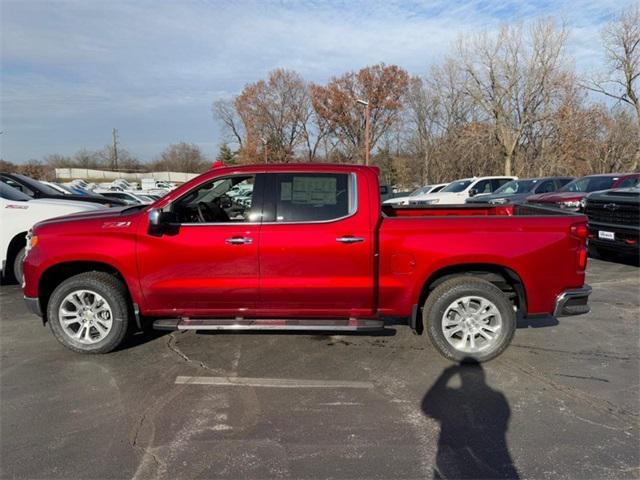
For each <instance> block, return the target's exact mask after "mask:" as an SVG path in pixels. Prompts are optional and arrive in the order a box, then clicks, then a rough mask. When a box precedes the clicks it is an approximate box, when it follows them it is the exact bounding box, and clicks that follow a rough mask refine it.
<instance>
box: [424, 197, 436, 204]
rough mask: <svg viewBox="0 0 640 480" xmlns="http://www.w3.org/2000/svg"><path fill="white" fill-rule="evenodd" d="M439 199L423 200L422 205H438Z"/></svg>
mask: <svg viewBox="0 0 640 480" xmlns="http://www.w3.org/2000/svg"><path fill="white" fill-rule="evenodd" d="M439 202H440V199H439V198H432V199H430V200H423V201H422V203H426V204H427V205H433V204H436V203H439Z"/></svg>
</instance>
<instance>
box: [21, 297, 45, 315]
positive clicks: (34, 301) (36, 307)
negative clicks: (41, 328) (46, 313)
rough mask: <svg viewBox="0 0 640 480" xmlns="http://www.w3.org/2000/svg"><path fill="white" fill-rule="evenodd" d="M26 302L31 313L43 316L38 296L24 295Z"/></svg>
mask: <svg viewBox="0 0 640 480" xmlns="http://www.w3.org/2000/svg"><path fill="white" fill-rule="evenodd" d="M24 303H25V304H26V305H27V308H28V309H29V311H30V312H31V313H33V314H34V315H37V316H39V317H42V309H41V308H40V300H39V299H38V298H37V297H36V298H33V297H24Z"/></svg>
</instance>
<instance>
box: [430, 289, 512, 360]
mask: <svg viewBox="0 0 640 480" xmlns="http://www.w3.org/2000/svg"><path fill="white" fill-rule="evenodd" d="M501 330H502V315H500V311H499V310H498V307H497V306H496V305H495V304H494V303H493V302H491V301H489V300H487V299H486V298H483V297H478V296H467V297H461V298H458V299H457V300H455V301H454V302H451V304H450V305H449V306H448V307H447V308H446V310H445V311H444V315H443V317H442V333H443V335H444V338H445V339H446V340H447V342H448V343H449V345H451V346H452V347H453V348H455V349H456V350H458V351H460V352H465V353H477V352H482V351H484V350H488V349H490V348H491V347H492V346H494V345H495V344H496V343H497V341H498V338H499V337H500V333H501Z"/></svg>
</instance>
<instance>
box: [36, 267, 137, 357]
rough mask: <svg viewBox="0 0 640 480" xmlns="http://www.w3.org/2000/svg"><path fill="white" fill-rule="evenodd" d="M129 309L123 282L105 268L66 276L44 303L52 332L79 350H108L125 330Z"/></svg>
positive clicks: (116, 342)
mask: <svg viewBox="0 0 640 480" xmlns="http://www.w3.org/2000/svg"><path fill="white" fill-rule="evenodd" d="M130 312H131V309H130V307H129V301H128V299H127V292H126V289H125V286H124V285H123V284H122V282H121V281H120V280H118V279H117V278H116V277H114V276H113V275H110V274H108V273H105V272H86V273H81V274H78V275H75V276H73V277H70V278H68V279H66V280H65V281H64V282H62V283H61V284H60V285H58V287H57V288H56V289H55V290H54V291H53V293H52V294H51V298H50V299H49V304H48V305H47V319H48V322H49V327H50V328H51V331H52V332H53V334H54V336H55V337H56V339H57V340H58V341H59V342H60V343H62V344H63V345H64V346H65V347H67V348H68V349H70V350H73V351H74V352H79V353H108V352H111V351H112V350H114V349H115V348H117V347H118V345H120V343H122V340H123V339H124V337H125V335H126V333H127V328H128V325H129V318H130Z"/></svg>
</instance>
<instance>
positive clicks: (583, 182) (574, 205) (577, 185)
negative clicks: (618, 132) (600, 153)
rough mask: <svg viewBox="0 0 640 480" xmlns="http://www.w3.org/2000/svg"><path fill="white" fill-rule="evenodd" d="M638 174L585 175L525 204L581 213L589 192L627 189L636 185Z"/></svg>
mask: <svg viewBox="0 0 640 480" xmlns="http://www.w3.org/2000/svg"><path fill="white" fill-rule="evenodd" d="M639 180H640V173H628V174H625V173H605V174H599V175H587V176H586V177H582V178H578V179H577V180H574V181H573V182H570V183H567V184H566V185H565V186H564V187H562V188H561V189H560V190H558V191H557V192H552V193H541V194H539V195H531V196H529V197H527V200H526V201H527V203H532V204H536V205H542V206H546V207H556V208H562V209H565V210H569V211H572V212H578V211H581V210H582V209H583V207H584V198H585V197H586V196H587V194H589V193H591V192H597V191H600V190H609V189H611V188H628V187H633V186H635V185H637V184H638V181H639Z"/></svg>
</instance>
